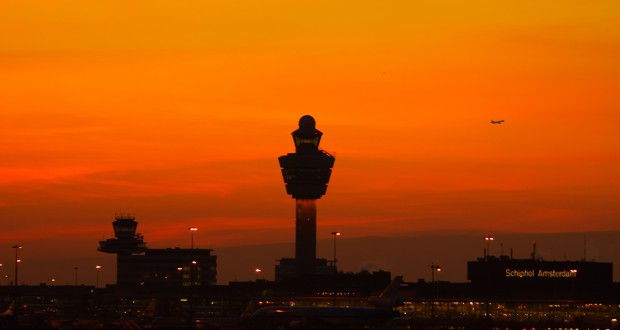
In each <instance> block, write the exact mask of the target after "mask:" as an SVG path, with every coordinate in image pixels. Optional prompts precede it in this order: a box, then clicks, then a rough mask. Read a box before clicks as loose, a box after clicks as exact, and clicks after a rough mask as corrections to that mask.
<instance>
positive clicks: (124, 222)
mask: <svg viewBox="0 0 620 330" xmlns="http://www.w3.org/2000/svg"><path fill="white" fill-rule="evenodd" d="M112 226H113V227H114V236H115V238H109V239H107V240H105V241H100V242H99V249H98V250H99V251H101V252H105V253H114V254H116V279H117V282H118V284H119V285H126V284H127V283H124V279H127V278H131V276H133V273H134V270H133V267H132V265H131V262H130V261H131V257H132V256H133V255H137V254H143V253H144V252H145V251H146V250H147V248H146V243H145V242H144V239H143V237H142V235H140V234H136V228H137V227H138V222H136V217H135V216H133V215H127V214H120V215H117V216H116V220H115V221H114V222H112Z"/></svg>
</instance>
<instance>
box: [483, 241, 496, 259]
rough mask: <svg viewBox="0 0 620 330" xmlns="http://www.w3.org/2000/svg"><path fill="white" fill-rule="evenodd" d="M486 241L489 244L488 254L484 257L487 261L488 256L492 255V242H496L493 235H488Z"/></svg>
mask: <svg viewBox="0 0 620 330" xmlns="http://www.w3.org/2000/svg"><path fill="white" fill-rule="evenodd" d="M484 240H485V241H486V242H487V250H486V253H485V255H484V258H485V259H486V258H487V257H488V256H490V255H491V253H489V252H490V249H491V241H492V240H494V238H493V237H492V236H491V235H487V236H486V237H485V238H484Z"/></svg>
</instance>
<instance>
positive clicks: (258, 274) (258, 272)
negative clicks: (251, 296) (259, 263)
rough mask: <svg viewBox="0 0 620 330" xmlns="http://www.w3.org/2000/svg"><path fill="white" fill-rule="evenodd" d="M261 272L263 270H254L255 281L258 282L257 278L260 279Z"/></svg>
mask: <svg viewBox="0 0 620 330" xmlns="http://www.w3.org/2000/svg"><path fill="white" fill-rule="evenodd" d="M262 271H263V270H262V269H260V268H256V269H255V270H254V273H256V280H258V278H259V277H260V273H261V272H262Z"/></svg>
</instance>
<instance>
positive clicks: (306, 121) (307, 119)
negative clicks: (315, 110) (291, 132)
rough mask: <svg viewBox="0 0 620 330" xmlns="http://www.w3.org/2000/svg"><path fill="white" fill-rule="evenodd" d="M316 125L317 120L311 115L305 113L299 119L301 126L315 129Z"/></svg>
mask: <svg viewBox="0 0 620 330" xmlns="http://www.w3.org/2000/svg"><path fill="white" fill-rule="evenodd" d="M315 126H316V122H315V121H314V118H312V116H310V115H305V116H303V117H301V118H300V119H299V128H311V129H313V128H314V127H315Z"/></svg>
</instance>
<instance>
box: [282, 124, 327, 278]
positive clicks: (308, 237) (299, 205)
mask: <svg viewBox="0 0 620 330" xmlns="http://www.w3.org/2000/svg"><path fill="white" fill-rule="evenodd" d="M315 126H316V122H315V121H314V118H313V117H312V116H309V115H305V116H303V117H301V119H299V129H297V130H296V131H294V132H292V133H291V134H292V135H293V142H294V143H295V153H289V154H286V155H284V156H280V157H279V158H278V160H279V161H280V167H281V168H282V176H283V177H284V183H285V185H286V193H287V194H289V195H291V196H292V197H293V198H295V205H296V206H295V208H296V221H295V268H296V273H297V274H298V275H305V274H313V273H314V271H315V264H316V200H317V199H319V198H321V196H323V195H325V193H326V191H327V183H328V182H329V178H330V176H331V172H332V167H333V166H334V161H335V158H334V156H332V155H330V154H328V153H327V152H325V151H323V150H320V149H319V143H320V141H321V136H322V135H323V133H321V131H319V130H317V129H316V128H315Z"/></svg>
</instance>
